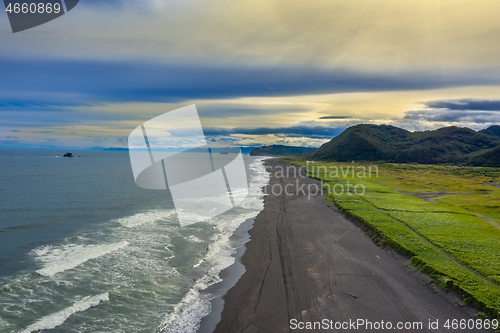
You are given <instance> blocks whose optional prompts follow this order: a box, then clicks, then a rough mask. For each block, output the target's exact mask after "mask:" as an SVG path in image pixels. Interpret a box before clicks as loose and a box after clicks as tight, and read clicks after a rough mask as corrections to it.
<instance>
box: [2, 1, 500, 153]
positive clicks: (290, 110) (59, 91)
mask: <svg viewBox="0 0 500 333" xmlns="http://www.w3.org/2000/svg"><path fill="white" fill-rule="evenodd" d="M499 10H500V2H498V0H476V1H469V0H438V1H436V0H418V1H416V0H405V1H399V0H376V1H367V0H349V1H345V0H342V1H338V0H314V1H296V0H286V1H285V0H251V1H249V0H238V1H234V0H203V1H202V0H81V1H80V4H79V5H78V6H77V7H75V8H74V9H73V10H72V11H71V12H69V13H68V14H66V15H63V16H62V17H60V18H59V19H56V20H54V21H52V22H49V23H47V24H44V25H42V26H39V27H36V28H33V29H30V30H27V31H24V32H19V33H16V34H13V33H12V31H11V30H10V26H9V22H8V19H7V15H6V13H5V12H4V11H3V10H2V11H1V12H0V43H1V47H0V63H1V65H0V119H1V121H0V148H38V147H39V148H51V147H57V148H96V147H124V146H126V145H127V136H128V135H129V134H130V132H131V131H132V130H133V129H134V128H136V127H137V126H139V125H140V124H141V123H143V122H145V121H147V120H149V119H151V118H153V117H155V116H158V115H160V114H163V113H165V112H168V111H171V110H174V109H176V108H179V107H182V106H186V105H190V104H196V106H197V108H198V111H199V114H200V116H201V121H202V125H203V126H204V128H205V135H206V136H207V137H209V138H210V140H212V141H215V142H217V143H218V144H219V145H221V146H237V145H242V146H253V145H260V144H269V143H280V144H289V145H292V144H293V145H302V146H318V145H320V144H322V143H324V142H326V141H328V140H329V139H331V138H332V137H333V136H335V135H338V134H339V133H340V132H342V130H344V129H345V128H346V127H349V126H352V125H354V124H359V123H374V124H391V125H395V126H399V127H403V128H405V129H408V130H428V129H435V128H438V127H442V126H450V125H457V126H467V127H470V128H473V129H476V130H478V129H482V128H485V127H488V126H490V125H493V124H500V89H499V88H500V43H498V36H500V21H499V20H498V12H499Z"/></svg>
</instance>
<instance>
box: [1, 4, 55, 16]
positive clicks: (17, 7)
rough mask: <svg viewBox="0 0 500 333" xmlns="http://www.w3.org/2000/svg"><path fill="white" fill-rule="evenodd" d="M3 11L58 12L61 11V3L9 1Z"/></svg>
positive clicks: (27, 12)
mask: <svg viewBox="0 0 500 333" xmlns="http://www.w3.org/2000/svg"><path fill="white" fill-rule="evenodd" d="M5 11H6V12H7V13H9V14H11V13H14V14H19V13H23V14H52V13H55V14H59V12H60V11H61V5H60V4H58V3H55V4H51V3H50V2H48V3H42V2H40V3H38V4H37V3H34V2H32V3H14V4H12V3H9V5H8V6H7V8H6V9H5Z"/></svg>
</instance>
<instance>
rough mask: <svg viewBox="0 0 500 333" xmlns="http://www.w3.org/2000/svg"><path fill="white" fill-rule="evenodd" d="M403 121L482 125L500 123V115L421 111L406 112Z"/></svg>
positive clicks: (477, 112) (474, 112)
mask: <svg viewBox="0 0 500 333" xmlns="http://www.w3.org/2000/svg"><path fill="white" fill-rule="evenodd" d="M403 119H404V120H411V121H428V122H471V123H481V124H482V123H493V122H499V121H500V114H499V113H497V112H494V111H490V112H487V111H443V110H419V111H408V112H406V114H405V116H404V117H403Z"/></svg>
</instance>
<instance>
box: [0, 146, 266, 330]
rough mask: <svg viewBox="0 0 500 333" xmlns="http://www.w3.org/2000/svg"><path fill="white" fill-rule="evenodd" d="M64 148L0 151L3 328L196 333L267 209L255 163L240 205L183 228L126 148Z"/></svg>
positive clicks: (248, 161) (248, 162)
mask: <svg viewBox="0 0 500 333" xmlns="http://www.w3.org/2000/svg"><path fill="white" fill-rule="evenodd" d="M64 153H65V151H48V150H37V151H28V150H0V332H23V333H24V332H26V333H28V332H37V331H42V330H51V332H196V331H197V330H198V329H199V326H200V322H201V321H202V319H203V318H204V317H206V316H207V315H209V314H210V312H211V311H212V307H211V301H213V300H214V298H215V297H218V296H220V294H219V295H218V294H217V293H216V292H207V290H211V289H210V288H208V289H207V287H210V286H212V287H213V286H214V285H217V284H218V283H219V282H221V278H220V272H221V271H222V270H224V269H225V268H227V267H229V266H231V265H232V264H233V263H234V262H235V258H234V254H235V253H236V251H240V252H241V246H242V245H243V243H244V241H245V239H244V238H242V237H239V238H238V237H234V233H235V231H236V230H237V229H238V227H240V226H241V225H242V224H243V223H244V222H246V224H243V225H249V224H248V222H249V220H251V219H252V218H254V217H255V216H256V215H257V214H258V213H259V211H261V210H262V209H263V193H262V190H261V189H262V187H263V186H264V185H265V184H266V183H267V181H268V173H267V172H266V171H265V170H264V167H263V165H262V159H261V158H255V157H250V156H245V166H246V169H247V175H248V181H249V195H248V197H247V199H246V200H245V201H244V202H243V203H242V204H241V205H239V206H238V207H236V208H233V209H232V210H230V211H228V212H226V213H224V214H222V215H220V216H217V217H215V218H212V219H211V220H209V221H207V222H201V223H197V224H193V225H190V226H187V227H184V228H181V227H180V225H179V222H178V220H177V216H176V212H175V209H174V204H173V202H172V200H171V198H170V197H169V196H168V192H167V191H158V190H156V191H155V190H145V189H141V188H139V187H137V186H136V184H135V182H134V179H133V176H132V170H131V166H130V160H129V157H128V153H127V152H97V151H80V152H74V151H73V154H74V155H75V156H76V157H74V158H64V157H62V155H63V154H64ZM78 156H80V157H78ZM213 290H217V289H216V288H215V289H213Z"/></svg>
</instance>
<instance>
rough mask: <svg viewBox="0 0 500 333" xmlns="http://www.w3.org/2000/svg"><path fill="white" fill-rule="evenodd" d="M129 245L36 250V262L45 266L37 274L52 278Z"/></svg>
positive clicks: (124, 243) (126, 243)
mask: <svg viewBox="0 0 500 333" xmlns="http://www.w3.org/2000/svg"><path fill="white" fill-rule="evenodd" d="M127 245H128V242H126V241H123V242H119V243H113V244H105V245H75V244H71V245H64V246H59V247H53V246H51V245H47V246H42V247H40V248H37V249H34V250H33V251H32V253H33V254H34V255H35V256H36V258H35V260H37V261H38V262H40V263H42V264H43V268H41V269H39V270H37V272H38V273H39V274H41V275H44V276H52V275H54V274H57V273H60V272H64V271H67V270H69V269H73V268H75V267H77V266H79V265H81V264H83V263H84V262H86V261H88V260H91V259H96V258H99V257H102V256H104V255H106V254H108V253H111V252H114V251H117V250H119V249H121V248H123V247H125V246H127Z"/></svg>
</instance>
